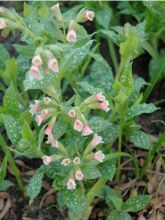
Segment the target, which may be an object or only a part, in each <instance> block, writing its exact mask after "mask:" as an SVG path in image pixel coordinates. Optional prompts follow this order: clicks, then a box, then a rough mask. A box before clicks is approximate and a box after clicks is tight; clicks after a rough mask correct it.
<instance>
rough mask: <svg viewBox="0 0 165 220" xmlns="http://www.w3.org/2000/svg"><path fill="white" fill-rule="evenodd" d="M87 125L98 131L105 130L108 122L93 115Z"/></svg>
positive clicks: (108, 124)
mask: <svg viewBox="0 0 165 220" xmlns="http://www.w3.org/2000/svg"><path fill="white" fill-rule="evenodd" d="M89 125H90V127H91V129H92V130H93V131H94V132H95V133H99V132H102V131H104V130H106V129H107V128H108V127H109V126H110V123H109V121H108V120H105V119H104V118H102V117H99V116H94V117H92V118H91V119H90V120H89Z"/></svg>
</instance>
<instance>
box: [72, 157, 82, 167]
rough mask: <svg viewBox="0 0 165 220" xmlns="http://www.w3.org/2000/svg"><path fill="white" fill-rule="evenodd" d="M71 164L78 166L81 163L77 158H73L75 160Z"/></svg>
mask: <svg viewBox="0 0 165 220" xmlns="http://www.w3.org/2000/svg"><path fill="white" fill-rule="evenodd" d="M73 163H74V164H75V165H79V164H80V163H81V160H80V158H79V157H75V158H74V159H73Z"/></svg>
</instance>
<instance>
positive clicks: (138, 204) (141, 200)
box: [123, 195, 151, 212]
mask: <svg viewBox="0 0 165 220" xmlns="http://www.w3.org/2000/svg"><path fill="white" fill-rule="evenodd" d="M150 201H151V196H149V195H139V196H135V197H131V198H129V199H128V200H127V201H126V202H125V203H124V205H123V210H125V211H127V212H138V211H141V210H143V209H144V208H145V207H146V205H148V204H149V203H150Z"/></svg>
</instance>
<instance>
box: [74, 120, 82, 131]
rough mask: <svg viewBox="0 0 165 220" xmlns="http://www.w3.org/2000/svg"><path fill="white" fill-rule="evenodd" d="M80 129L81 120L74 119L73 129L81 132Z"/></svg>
mask: <svg viewBox="0 0 165 220" xmlns="http://www.w3.org/2000/svg"><path fill="white" fill-rule="evenodd" d="M82 129H83V123H82V121H80V120H79V119H76V121H75V122H74V130H76V131H78V132H81V131H82Z"/></svg>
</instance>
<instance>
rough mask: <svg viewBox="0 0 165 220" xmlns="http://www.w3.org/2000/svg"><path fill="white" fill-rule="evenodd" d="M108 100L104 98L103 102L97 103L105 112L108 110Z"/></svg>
mask: <svg viewBox="0 0 165 220" xmlns="http://www.w3.org/2000/svg"><path fill="white" fill-rule="evenodd" d="M108 106H109V102H108V101H107V100H106V101H104V102H101V103H99V105H98V108H99V109H102V110H104V111H105V112H108V111H109V110H110V108H109V107H108Z"/></svg>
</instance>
